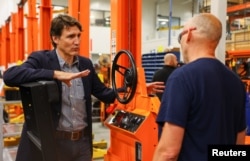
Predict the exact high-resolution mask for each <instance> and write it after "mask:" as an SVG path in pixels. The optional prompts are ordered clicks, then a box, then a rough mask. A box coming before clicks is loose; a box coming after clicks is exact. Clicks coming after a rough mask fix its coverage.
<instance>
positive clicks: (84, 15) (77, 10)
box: [68, 0, 90, 57]
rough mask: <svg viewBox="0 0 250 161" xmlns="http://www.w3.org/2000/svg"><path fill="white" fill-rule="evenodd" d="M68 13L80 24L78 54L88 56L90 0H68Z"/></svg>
mask: <svg viewBox="0 0 250 161" xmlns="http://www.w3.org/2000/svg"><path fill="white" fill-rule="evenodd" d="M68 6H69V15H71V16H73V17H74V18H76V19H77V20H78V21H79V22H80V23H81V24H82V29H83V32H82V34H81V44H80V53H79V54H80V55H82V56H85V57H90V56H89V55H90V53H89V52H90V38H89V25H90V19H89V17H90V0H84V1H83V0H68Z"/></svg>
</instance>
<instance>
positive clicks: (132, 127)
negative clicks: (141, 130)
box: [109, 110, 145, 132]
mask: <svg viewBox="0 0 250 161" xmlns="http://www.w3.org/2000/svg"><path fill="white" fill-rule="evenodd" d="M144 119H145V116H142V115H138V114H134V113H131V112H127V111H124V110H116V111H115V114H114V115H113V116H112V117H111V119H110V120H109V124H112V125H114V126H116V127H119V128H122V129H124V130H127V131H130V132H135V131H136V130H137V129H138V127H139V126H140V125H141V123H142V122H143V121H144Z"/></svg>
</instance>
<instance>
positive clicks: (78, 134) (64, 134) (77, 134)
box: [55, 130, 86, 141]
mask: <svg viewBox="0 0 250 161" xmlns="http://www.w3.org/2000/svg"><path fill="white" fill-rule="evenodd" d="M83 136H86V130H80V131H72V132H70V131H56V132H55V138H57V139H68V140H72V141H76V140H79V139H81V138H82V137H83Z"/></svg>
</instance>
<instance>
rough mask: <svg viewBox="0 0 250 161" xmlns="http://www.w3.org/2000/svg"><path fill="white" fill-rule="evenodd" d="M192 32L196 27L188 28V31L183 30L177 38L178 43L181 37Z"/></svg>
mask: <svg viewBox="0 0 250 161" xmlns="http://www.w3.org/2000/svg"><path fill="white" fill-rule="evenodd" d="M193 30H196V27H191V28H189V29H187V30H183V31H182V32H181V33H180V34H179V36H178V43H179V44H180V42H181V38H182V36H183V35H185V34H187V33H189V32H190V31H193Z"/></svg>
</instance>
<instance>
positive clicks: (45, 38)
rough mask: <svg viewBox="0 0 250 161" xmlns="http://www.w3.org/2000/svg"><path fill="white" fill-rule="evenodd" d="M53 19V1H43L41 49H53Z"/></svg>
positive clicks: (41, 10)
mask: <svg viewBox="0 0 250 161" xmlns="http://www.w3.org/2000/svg"><path fill="white" fill-rule="evenodd" d="M51 18H52V6H51V0H41V6H40V28H39V31H40V48H41V49H47V50H50V49H51V41H50V34H49V31H50V25H49V24H50V21H51Z"/></svg>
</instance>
